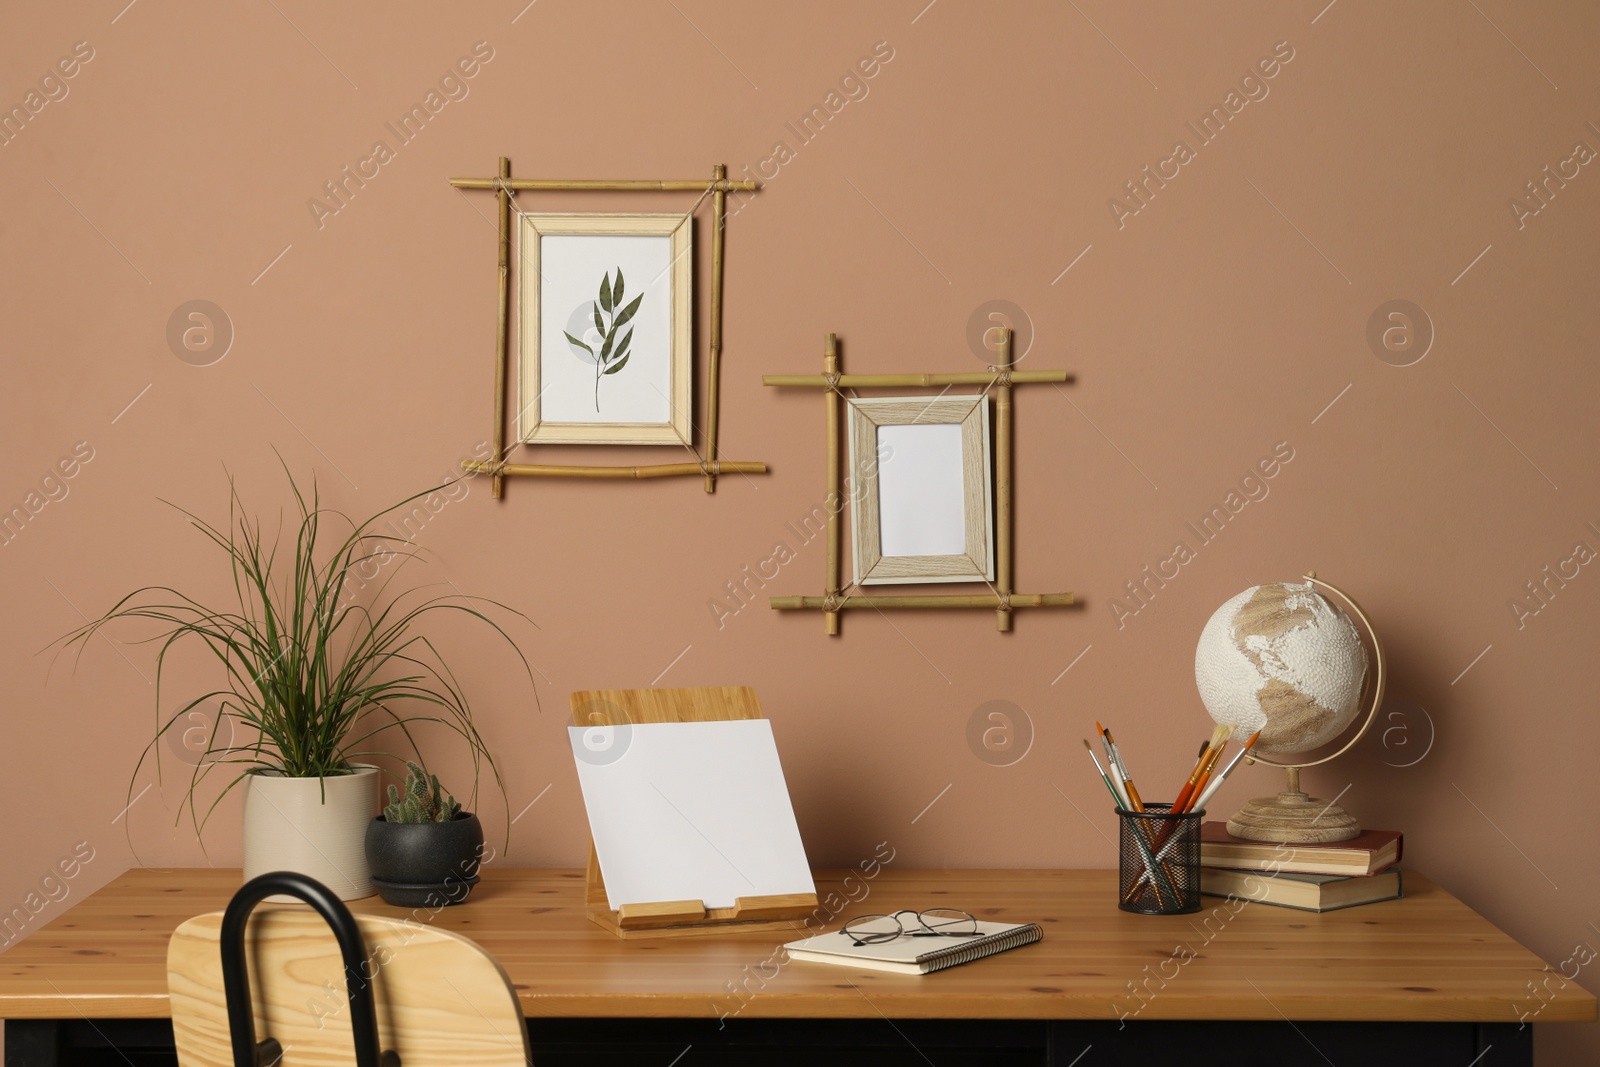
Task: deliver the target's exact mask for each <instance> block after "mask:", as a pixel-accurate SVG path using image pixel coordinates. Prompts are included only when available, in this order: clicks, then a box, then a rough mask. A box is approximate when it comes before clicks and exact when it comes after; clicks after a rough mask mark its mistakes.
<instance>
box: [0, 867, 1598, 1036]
mask: <svg viewBox="0 0 1600 1067" xmlns="http://www.w3.org/2000/svg"><path fill="white" fill-rule="evenodd" d="M846 873H847V872H843V871H823V872H819V875H818V879H817V882H818V893H819V897H820V898H821V899H822V901H823V912H824V916H826V915H827V913H828V911H829V910H832V911H834V912H835V913H836V918H835V922H837V919H839V918H844V917H848V916H850V915H856V914H865V913H868V912H878V911H885V910H894V909H897V908H901V907H934V906H948V907H961V908H965V909H967V910H970V911H974V912H975V913H976V914H978V916H979V917H980V918H984V919H992V920H997V921H1009V922H1030V921H1031V922H1038V923H1040V924H1041V925H1042V926H1043V927H1044V930H1045V935H1044V940H1043V941H1041V942H1039V943H1038V944H1036V945H1032V946H1028V947H1026V948H1022V949H1018V950H1015V951H1013V952H1009V953H1006V954H1003V955H1000V956H996V957H994V958H992V959H988V960H983V961H980V962H978V963H975V964H972V965H969V966H964V967H958V968H954V969H952V970H948V971H944V972H941V973H938V974H934V975H929V976H925V977H921V978H913V977H903V976H899V975H893V974H886V973H882V972H873V971H856V970H853V969H850V968H845V967H835V966H828V965H823V964H807V963H794V962H788V961H786V960H784V958H783V956H782V954H781V953H780V952H777V947H778V945H780V944H781V943H782V942H783V941H785V940H790V939H793V938H795V937H799V936H801V932H800V931H799V930H797V931H796V932H795V933H794V934H793V935H774V934H773V933H771V932H766V933H762V932H755V931H728V932H721V933H717V934H713V935H699V936H693V937H678V938H663V939H659V940H657V939H651V940H644V941H622V940H619V939H617V938H615V937H613V936H611V935H610V934H608V933H606V932H605V931H603V930H601V929H600V928H599V927H597V926H595V925H593V924H592V923H590V922H589V921H588V920H587V919H586V918H585V916H584V912H583V877H582V872H580V871H576V870H516V869H507V868H499V869H486V870H485V871H484V876H483V882H482V884H480V885H479V886H478V888H477V890H476V891H475V892H474V894H473V897H472V900H471V902H470V903H468V904H466V905H464V906H460V907H452V908H445V909H442V910H439V911H436V912H429V911H419V912H417V913H415V915H414V917H415V918H416V919H417V920H418V921H424V922H431V923H435V924H438V925H439V926H441V927H445V928H448V929H452V930H457V931H459V932H461V933H464V934H466V935H468V936H470V937H472V938H474V939H475V940H477V941H478V942H479V943H480V944H482V945H483V946H484V947H485V948H487V949H488V950H489V951H490V952H492V953H493V954H494V955H495V956H496V957H497V958H498V959H499V960H500V962H501V963H502V965H503V966H504V967H505V969H506V971H507V973H508V974H509V975H510V976H511V979H512V982H513V983H514V984H515V986H516V988H517V992H518V995H519V996H520V998H521V1001H522V1005H523V1010H524V1013H525V1014H526V1015H527V1017H528V1018H529V1020H530V1023H529V1027H530V1034H531V1035H532V1039H533V1042H534V1051H535V1062H536V1063H538V1064H539V1065H540V1067H549V1065H551V1064H556V1065H559V1064H564V1063H569V1062H570V1063H584V1064H595V1063H634V1062H638V1063H653V1064H657V1065H659V1067H666V1065H667V1064H668V1063H670V1062H673V1057H674V1056H675V1055H678V1054H680V1053H682V1054H683V1055H684V1058H683V1060H682V1061H681V1063H680V1064H679V1067H695V1065H696V1064H701V1063H749V1062H760V1063H763V1064H769V1063H770V1064H781V1063H791V1062H792V1063H818V1062H826V1063H829V1064H830V1065H833V1067H839V1065H843V1064H848V1063H853V1062H863V1063H867V1062H870V1063H873V1064H886V1063H897V1062H907V1063H917V1064H922V1063H925V1062H932V1063H935V1064H938V1065H939V1067H948V1065H950V1064H960V1063H982V1064H1011V1063H1016V1064H1025V1063H1027V1064H1041V1063H1052V1064H1061V1065H1063V1067H1065V1065H1068V1064H1078V1065H1079V1067H1095V1065H1101V1064H1121V1063H1130V1064H1131V1063H1152V1062H1157V1061H1158V1060H1161V1059H1165V1058H1167V1054H1164V1053H1161V1052H1160V1050H1161V1049H1163V1048H1165V1049H1168V1050H1169V1052H1170V1049H1171V1048H1172V1044H1171V1043H1172V1042H1175V1041H1177V1042H1183V1044H1184V1047H1185V1048H1187V1049H1189V1050H1190V1051H1189V1052H1188V1053H1186V1054H1185V1056H1184V1057H1183V1059H1184V1062H1185V1063H1186V1064H1205V1063H1213V1062H1215V1063H1224V1062H1226V1063H1229V1064H1253V1063H1258V1062H1259V1063H1271V1064H1273V1065H1274V1067H1282V1065H1283V1064H1291V1063H1321V1062H1322V1059H1321V1058H1319V1055H1318V1054H1319V1053H1320V1056H1321V1057H1325V1058H1327V1059H1328V1060H1329V1061H1330V1062H1332V1063H1336V1064H1345V1063H1360V1064H1361V1065H1362V1067H1378V1065H1381V1064H1388V1063H1401V1062H1404V1063H1406V1064H1408V1065H1421V1064H1432V1063H1440V1064H1450V1065H1451V1067H1465V1065H1466V1064H1468V1063H1471V1064H1473V1065H1474V1067H1502V1065H1510V1064H1521V1065H1526V1064H1531V1063H1532V1038H1531V1035H1532V1033H1533V1031H1534V1027H1532V1026H1530V1027H1522V1028H1519V1026H1518V1019H1519V1018H1525V1019H1526V1020H1527V1021H1528V1022H1532V1023H1536V1025H1537V1026H1538V1027H1543V1026H1545V1025H1546V1024H1549V1023H1553V1022H1572V1021H1592V1020H1594V1019H1595V1017H1596V1010H1595V998H1594V997H1593V996H1592V995H1590V994H1589V993H1588V992H1586V991H1584V990H1583V989H1581V988H1579V987H1578V986H1577V985H1576V984H1572V983H1563V982H1561V981H1559V980H1554V981H1553V980H1552V974H1553V973H1554V972H1552V971H1549V970H1547V969H1546V968H1545V966H1544V964H1543V962H1542V961H1541V960H1539V959H1538V958H1537V957H1535V956H1534V955H1533V954H1532V953H1531V952H1529V951H1528V950H1527V949H1525V948H1523V947H1522V946H1521V945H1519V944H1517V943H1516V942H1515V941H1513V940H1512V939H1511V938H1510V937H1508V936H1506V935H1505V934H1503V933H1501V932H1500V931H1499V930H1498V929H1496V928H1495V927H1494V926H1492V925H1490V923H1489V922H1487V921H1486V920H1485V919H1483V918H1482V917H1481V916H1479V915H1477V914H1476V913H1474V912H1473V911H1472V910H1471V909H1469V908H1468V907H1466V905H1464V904H1462V903H1461V902H1460V901H1459V900H1457V899H1456V898H1455V897H1453V896H1451V895H1450V894H1449V893H1447V892H1445V891H1444V890H1442V889H1440V888H1439V887H1437V886H1435V885H1434V884H1433V883H1431V882H1429V881H1428V880H1427V879H1425V878H1423V877H1422V876H1420V875H1417V874H1413V873H1410V872H1407V874H1406V896H1405V898H1404V899H1402V900H1397V901H1390V902H1385V903H1381V904H1372V905H1368V906H1365V907H1360V908H1351V909H1348V910H1344V911H1337V912H1330V913H1326V914H1322V915H1317V914H1311V913H1307V912H1301V911H1293V910H1289V909H1285V908H1274V907H1269V906H1266V905H1260V904H1248V905H1247V904H1244V903H1242V902H1228V901H1225V900H1222V899H1220V898H1212V897H1207V898H1205V902H1206V905H1207V910H1206V911H1203V912H1201V913H1199V914H1196V915H1188V916H1171V917H1161V918H1155V917H1148V916H1139V915H1131V914H1127V913H1124V912H1121V911H1119V910H1117V908H1116V907H1115V903H1114V901H1115V897H1116V872H1114V871H1031V870H1023V871H914V870H898V869H895V868H894V867H893V866H892V865H890V866H886V867H883V868H881V869H880V870H879V872H878V874H877V876H876V877H875V878H873V879H864V878H861V876H860V872H856V873H857V878H856V880H852V881H851V882H849V883H848V884H849V886H850V887H851V892H852V893H853V894H854V895H855V896H856V897H857V902H854V903H852V902H850V901H848V900H847V899H845V896H846V894H845V893H844V889H843V886H844V884H845V883H844V882H843V876H844V875H845V874H846ZM238 886H239V872H238V871H236V870H199V869H183V870H132V871H128V872H127V873H125V874H123V875H121V876H119V877H118V878H117V879H116V880H114V881H113V882H112V883H111V884H109V885H107V886H106V887H105V888H103V889H101V890H100V891H99V892H97V893H95V894H93V895H92V896H90V897H88V898H87V899H85V900H83V901H82V902H80V903H78V904H77V905H76V906H74V907H72V908H70V909H69V910H67V911H66V912H64V913H62V914H61V915H59V916H57V918H56V919H55V920H54V921H52V922H51V923H49V925H47V926H45V927H44V928H43V929H41V930H40V931H39V932H37V933H36V934H34V935H33V936H32V937H30V938H29V939H28V940H26V941H24V942H22V943H21V944H19V945H18V946H17V947H15V948H13V949H11V950H10V951H9V952H6V953H5V954H4V955H3V956H0V1018H4V1019H5V1020H7V1023H6V1067H59V1065H63V1064H77V1063H90V1062H95V1063H98V1062H102V1061H101V1060H98V1059H94V1058H92V1056H91V1055H90V1054H89V1051H87V1050H89V1049H90V1047H91V1046H95V1045H98V1046H100V1048H101V1051H102V1053H103V1052H104V1050H105V1048H106V1046H112V1047H115V1048H116V1049H118V1050H119V1051H120V1052H121V1053H122V1055H123V1056H124V1057H125V1058H126V1059H127V1062H130V1063H136V1064H142V1063H160V1062H166V1063H171V1062H174V1061H173V1060H171V1059H170V1058H167V1059H162V1058H161V1056H162V1055H163V1052H164V1054H165V1055H167V1056H169V1057H170V1048H171V1028H170V1023H168V1022H167V1021H166V1019H167V1015H168V1008H167V993H166V972H165V957H166V945H167V938H168V935H169V934H170V933H171V932H172V930H173V928H174V927H176V926H177V925H178V923H180V922H181V921H183V920H184V919H186V918H188V917H189V916H192V915H195V914H199V913H201V912H207V911H218V910H221V909H222V908H223V906H224V905H225V904H226V902H227V900H228V897H229V896H230V895H231V894H232V892H233V891H234V890H235V889H237V888H238ZM352 907H353V909H354V910H356V911H358V912H371V913H374V914H381V915H390V916H396V917H402V916H405V915H407V914H410V913H408V912H406V911H404V910H402V909H398V908H391V907H389V906H387V905H385V904H383V903H382V902H381V901H380V900H378V898H376V897H374V898H371V899H369V900H366V901H356V902H352ZM1533 989H1540V990H1544V989H1551V990H1557V991H1556V992H1553V993H1552V992H1543V993H1542V994H1541V996H1535V994H1534V993H1533V992H1532V991H1531V990H1533ZM787 1020H793V1021H787ZM817 1020H830V1021H829V1022H825V1023H824V1022H818V1021H817ZM752 1045H761V1046H763V1049H764V1051H762V1052H761V1053H759V1054H756V1053H755V1052H753V1051H752V1049H751V1046H752ZM686 1047H688V1048H689V1051H688V1052H684V1050H685V1048H686ZM596 1049H604V1050H605V1055H603V1056H597V1054H596V1051H595V1050H596ZM1086 1049H1087V1051H1085V1050H1086ZM143 1055H148V1056H150V1057H152V1058H147V1059H140V1058H138V1057H139V1056H143ZM855 1056H859V1057H861V1058H860V1059H853V1058H852V1057H855ZM1080 1056H1081V1059H1078V1058H1076V1057H1080ZM1208 1056H1210V1057H1212V1058H1207V1057H1208ZM105 1062H117V1063H121V1062H123V1059H122V1058H116V1057H114V1058H113V1059H112V1060H108V1061H105Z"/></svg>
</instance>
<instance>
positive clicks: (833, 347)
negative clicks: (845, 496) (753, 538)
mask: <svg viewBox="0 0 1600 1067" xmlns="http://www.w3.org/2000/svg"><path fill="white" fill-rule="evenodd" d="M822 372H823V373H824V374H826V375H830V376H837V375H838V373H839V339H838V337H836V336H835V335H833V334H831V333H830V334H828V336H827V339H826V340H825V341H824V342H823V348H822ZM822 402H823V404H824V411H825V412H826V420H827V435H828V495H827V496H826V497H824V506H825V507H826V509H827V512H828V575H827V582H826V584H825V585H824V586H823V589H824V590H825V591H826V592H827V594H828V599H830V600H831V599H833V598H835V597H837V596H838V595H839V541H840V539H841V538H842V537H843V536H844V534H843V530H842V526H841V523H840V522H839V511H840V509H841V508H842V507H843V506H844V501H843V500H841V499H840V496H839V493H840V486H839V432H840V431H839V414H840V412H839V409H840V407H841V406H842V405H843V403H844V400H843V398H841V397H840V396H839V392H838V390H836V389H829V390H828V391H827V392H826V393H824V394H822ZM822 628H823V631H824V632H825V633H826V634H827V635H828V636H829V637H838V636H839V613H838V612H837V611H825V612H824V613H823V616H822Z"/></svg>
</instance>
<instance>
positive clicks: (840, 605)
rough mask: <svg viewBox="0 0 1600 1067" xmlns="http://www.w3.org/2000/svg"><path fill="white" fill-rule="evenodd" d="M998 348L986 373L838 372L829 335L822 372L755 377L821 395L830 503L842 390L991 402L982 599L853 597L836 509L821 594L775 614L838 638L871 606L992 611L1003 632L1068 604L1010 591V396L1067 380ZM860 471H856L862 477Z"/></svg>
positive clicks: (837, 490) (785, 603)
mask: <svg viewBox="0 0 1600 1067" xmlns="http://www.w3.org/2000/svg"><path fill="white" fill-rule="evenodd" d="M999 335H1000V336H999V344H998V346H997V349H996V352H995V363H994V366H992V367H990V368H989V369H988V370H987V371H984V372H978V371H962V372H957V373H953V374H939V373H929V374H844V373H842V371H841V369H840V359H839V340H838V337H837V336H836V335H834V334H831V333H830V334H828V335H827V339H826V342H825V344H824V348H823V356H822V373H821V374H769V375H764V376H763V377H762V379H761V381H762V384H763V385H768V386H776V387H790V388H794V387H799V388H813V389H821V390H822V399H823V419H824V426H825V436H826V441H825V455H826V467H825V473H826V478H827V495H826V499H827V500H829V501H832V502H837V501H843V500H844V499H845V495H844V494H845V489H844V486H843V478H842V477H841V474H840V469H839V468H840V463H839V459H840V451H841V448H840V439H841V436H842V429H843V427H842V418H841V415H842V409H843V408H844V406H845V402H846V399H847V398H846V397H845V395H844V390H846V389H851V390H854V389H865V388H884V389H897V388H938V387H945V388H948V387H950V386H956V385H981V386H983V387H984V390H985V392H986V393H991V394H992V395H993V396H994V436H993V458H994V561H995V571H994V580H993V582H991V583H989V590H988V592H986V593H972V594H945V593H905V594H900V593H895V594H874V593H855V592H850V591H847V590H846V589H845V588H844V587H843V582H842V580H841V578H840V571H841V565H840V547H841V544H842V542H843V535H842V533H841V523H840V521H839V511H840V509H839V508H838V507H833V506H830V507H829V508H828V509H827V525H826V531H825V533H826V536H827V557H826V562H825V567H826V570H825V573H824V580H823V592H822V595H821V596H775V597H771V598H770V599H769V603H770V605H771V607H772V608H773V610H775V611H821V612H822V622H823V632H824V633H826V634H827V635H828V636H830V637H837V636H838V635H839V629H840V616H841V615H842V614H843V613H844V612H845V611H849V610H852V609H861V608H869V609H872V610H874V611H880V612H881V611H889V610H898V609H923V610H929V609H931V610H943V609H950V608H963V609H970V608H978V609H983V610H989V611H993V612H994V615H995V629H996V630H998V631H1000V632H1002V633H1005V632H1009V631H1010V630H1011V627H1012V615H1013V613H1014V612H1016V611H1017V610H1018V609H1019V608H1061V607H1070V606H1071V605H1072V604H1073V603H1074V597H1073V595H1072V594H1071V593H1018V592H1015V591H1014V589H1013V585H1012V570H1013V564H1014V559H1013V552H1012V484H1011V483H1012V460H1013V456H1012V432H1013V426H1012V416H1013V412H1012V395H1011V394H1012V390H1013V388H1015V387H1016V386H1018V385H1027V384H1032V383H1036V382H1044V383H1060V382H1066V381H1070V380H1071V379H1070V377H1069V376H1068V374H1067V372H1066V371H1060V370H1027V371H1019V370H1016V369H1014V368H1013V366H1012V361H1011V331H1010V330H1009V329H1002V330H1000V331H999ZM861 469H862V468H860V467H857V468H856V471H857V472H860V471H861Z"/></svg>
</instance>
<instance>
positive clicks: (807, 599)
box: [768, 593, 1074, 615]
mask: <svg viewBox="0 0 1600 1067" xmlns="http://www.w3.org/2000/svg"><path fill="white" fill-rule="evenodd" d="M830 601H832V602H833V606H832V607H829V606H828V605H829V602H830ZM768 603H769V604H770V605H771V606H772V608H773V610H775V611H801V610H813V611H814V610H816V609H817V608H821V609H822V610H823V611H824V612H826V613H828V614H834V615H836V614H838V613H839V612H841V611H843V610H845V609H846V608H987V609H989V610H991V611H992V610H994V609H995V608H996V607H997V605H999V603H1000V598H999V597H997V596H994V595H993V594H992V593H972V594H959V593H958V594H937V593H936V594H931V595H928V596H916V595H911V594H902V595H889V596H877V595H873V594H864V595H856V594H854V593H852V594H851V595H849V596H841V597H837V598H831V597H821V596H775V597H769V598H768ZM1073 603H1074V601H1073V594H1071V593H1012V594H1011V607H1012V608H1013V609H1016V608H1064V607H1071V606H1072V604H1073Z"/></svg>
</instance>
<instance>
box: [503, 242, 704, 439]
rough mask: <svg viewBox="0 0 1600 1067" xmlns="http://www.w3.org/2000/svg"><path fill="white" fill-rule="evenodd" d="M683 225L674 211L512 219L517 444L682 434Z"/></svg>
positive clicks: (685, 347) (686, 324)
mask: <svg viewBox="0 0 1600 1067" xmlns="http://www.w3.org/2000/svg"><path fill="white" fill-rule="evenodd" d="M692 232H693V230H692V221H691V219H690V217H689V216H687V215H681V214H680V215H600V214H583V215H575V214H569V215H534V214H522V215H521V224H520V230H519V233H518V241H519V242H520V247H519V256H518V260H517V263H518V269H519V270H520V272H521V288H522V292H521V301H520V307H519V321H518V339H519V353H518V383H519V390H518V391H519V394H520V398H519V403H518V409H517V411H518V417H517V427H518V433H519V436H520V439H521V441H522V442H523V443H524V444H591V445H596V444H598V445H651V444H654V445H678V446H680V447H682V446H685V445H686V444H687V443H688V442H689V440H690V439H691V438H690V434H691V426H690V417H691V413H692V406H693V400H692V393H691V383H690V378H691V368H692V366H693V360H694V356H693V350H692V349H691V347H690V337H691V331H690V326H691V322H692V318H691V316H692V314H693V304H692V300H693V292H692V289H693V282H692V276H693V275H692V271H693V262H692V259H693V257H692V253H691V241H692V237H691V235H692Z"/></svg>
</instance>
